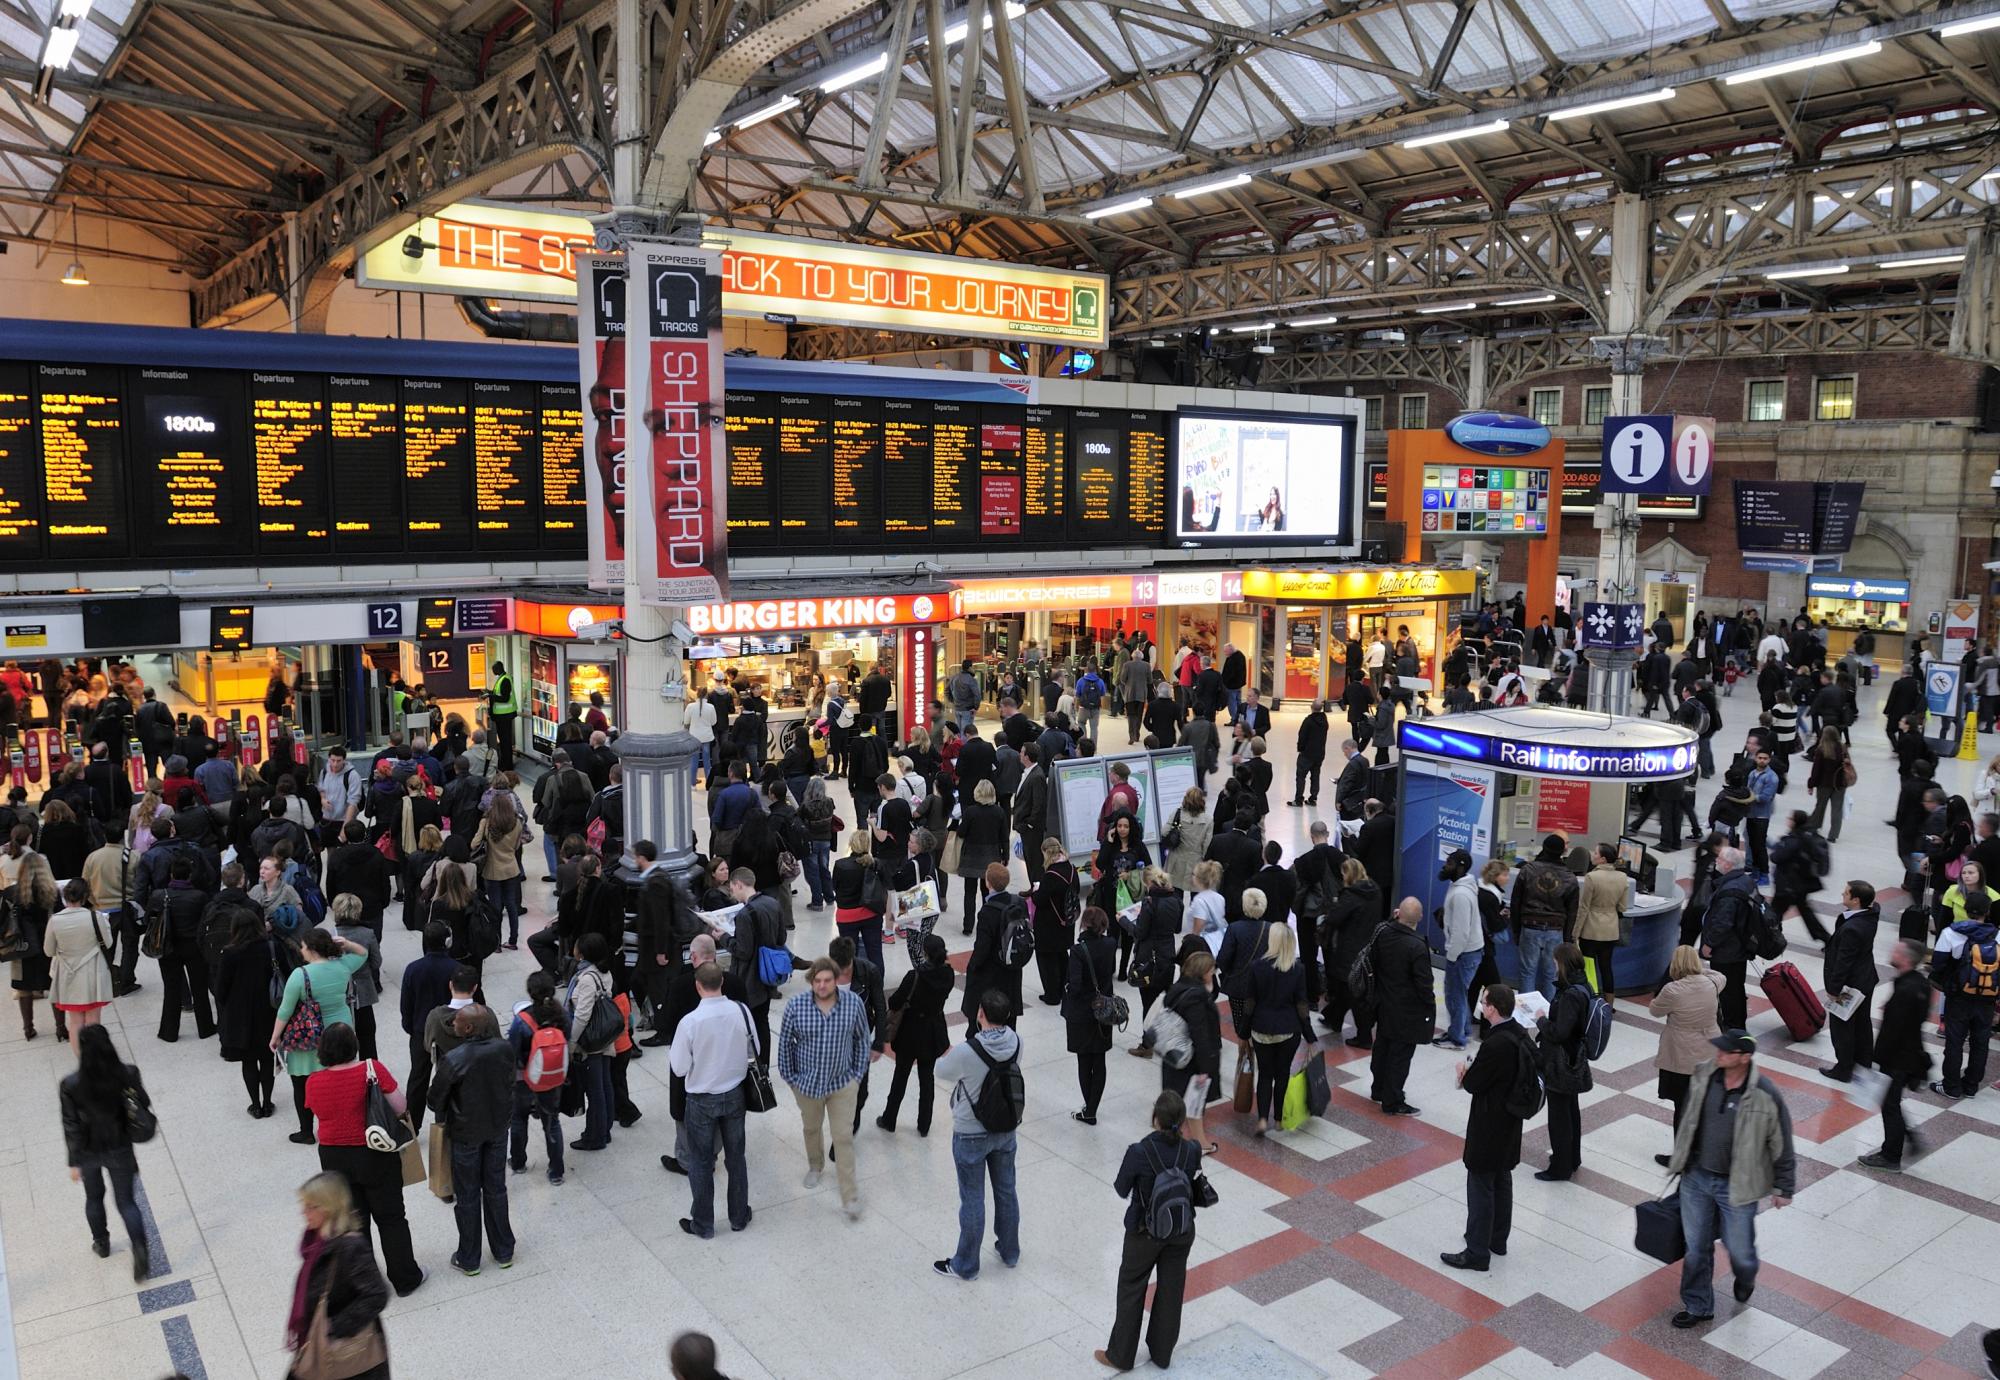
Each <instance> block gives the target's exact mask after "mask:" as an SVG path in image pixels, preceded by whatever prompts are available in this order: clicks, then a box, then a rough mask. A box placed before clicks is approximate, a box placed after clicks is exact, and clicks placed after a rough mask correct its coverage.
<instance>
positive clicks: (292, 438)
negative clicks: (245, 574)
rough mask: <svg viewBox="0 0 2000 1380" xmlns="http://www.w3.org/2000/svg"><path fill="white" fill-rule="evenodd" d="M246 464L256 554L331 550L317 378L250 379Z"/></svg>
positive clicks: (322, 391) (321, 390)
mask: <svg viewBox="0 0 2000 1380" xmlns="http://www.w3.org/2000/svg"><path fill="white" fill-rule="evenodd" d="M250 459H251V465H252V470H253V475H254V479H253V483H254V485H255V488H254V493H255V504H256V514H257V549H258V550H259V551H263V552H268V553H271V554H273V555H312V554H323V553H325V552H327V551H329V550H331V549H332V544H333V521H332V518H331V516H330V514H331V513H332V511H333V492H332V486H331V484H330V482H329V472H328V465H327V449H326V387H325V385H324V383H323V382H322V381H321V380H320V379H319V378H318V376H316V375H309V374H261V373H260V374H252V375H251V376H250Z"/></svg>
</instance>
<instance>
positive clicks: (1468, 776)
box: [1394, 757, 1498, 949]
mask: <svg viewBox="0 0 2000 1380" xmlns="http://www.w3.org/2000/svg"><path fill="white" fill-rule="evenodd" d="M1497 780H1498V778H1497V776H1496V775H1495V773H1494V772H1492V771H1490V770H1488V769H1486V768H1484V767H1466V766H1458V765H1456V764H1454V763H1450V762H1434V761H1431V760H1430V759H1428V758H1423V757H1405V758H1404V759H1403V804H1402V809H1401V811H1400V812H1399V813H1398V815H1397V816H1396V830H1397V852H1398V858H1397V868H1396V889H1395V892H1394V894H1395V895H1397V896H1414V897H1416V898H1417V899H1418V900H1419V901H1421V902H1422V903H1423V907H1424V918H1423V920H1422V922H1421V923H1420V924H1419V925H1418V927H1417V932H1418V933H1419V934H1422V935H1423V936H1424V937H1425V939H1426V940H1428V941H1429V943H1430V946H1431V947H1432V948H1433V949H1441V948H1443V946H1444V933H1443V931H1442V930H1441V929H1440V928H1439V927H1438V924H1437V921H1436V920H1435V919H1434V918H1433V915H1434V912H1436V911H1437V910H1438V908H1439V907H1441V906H1443V905H1444V893H1445V891H1446V889H1447V888H1448V887H1449V886H1450V883H1448V882H1442V881H1439V880H1438V868H1439V867H1440V866H1441V865H1442V864H1443V863H1444V860H1445V859H1446V858H1447V857H1449V856H1450V855H1451V851H1452V850H1453V849H1454V848H1463V849H1464V850H1465V851H1466V852H1468V853H1470V854H1472V866H1473V871H1474V872H1475V873H1476V872H1477V871H1478V869H1479V868H1480V866H1481V865H1483V864H1484V863H1485V861H1486V860H1487V859H1488V858H1490V857H1492V856H1493V800H1494V795H1495V793H1496V783H1497Z"/></svg>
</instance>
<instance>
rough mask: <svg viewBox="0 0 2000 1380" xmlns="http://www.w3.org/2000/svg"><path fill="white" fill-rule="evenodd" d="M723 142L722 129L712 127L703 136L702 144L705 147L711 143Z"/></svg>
mask: <svg viewBox="0 0 2000 1380" xmlns="http://www.w3.org/2000/svg"><path fill="white" fill-rule="evenodd" d="M721 142H722V131H721V130H719V129H711V130H710V131H709V132H708V133H706V134H704V135H703V136H702V138H701V146H702V147H703V148H707V147H709V146H710V145H711V144H719V143H721Z"/></svg>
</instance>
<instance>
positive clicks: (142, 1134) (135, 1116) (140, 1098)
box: [125, 1088, 160, 1145]
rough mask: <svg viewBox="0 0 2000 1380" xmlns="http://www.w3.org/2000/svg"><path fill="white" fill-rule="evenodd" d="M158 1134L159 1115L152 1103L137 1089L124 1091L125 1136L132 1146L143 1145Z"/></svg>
mask: <svg viewBox="0 0 2000 1380" xmlns="http://www.w3.org/2000/svg"><path fill="white" fill-rule="evenodd" d="M159 1132H160V1118H159V1114H158V1113H156V1112H155V1111H154V1110H153V1104H152V1102H151V1101H150V1100H149V1099H148V1098H147V1097H146V1095H145V1094H144V1093H142V1092H140V1091H139V1090H138V1089H137V1088H127V1089H125V1134H126V1135H128V1136H130V1137H131V1138H132V1143H133V1144H134V1145H144V1144H145V1143H146V1142H147V1141H149V1140H151V1139H152V1138H153V1137H154V1136H156V1135H158V1134H159Z"/></svg>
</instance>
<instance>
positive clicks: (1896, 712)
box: [1882, 644, 1924, 747]
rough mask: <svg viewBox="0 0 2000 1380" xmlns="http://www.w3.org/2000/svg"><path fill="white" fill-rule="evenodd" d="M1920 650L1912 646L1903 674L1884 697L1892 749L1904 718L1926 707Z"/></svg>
mask: <svg viewBox="0 0 2000 1380" xmlns="http://www.w3.org/2000/svg"><path fill="white" fill-rule="evenodd" d="M1919 650H1920V649H1919V648H1918V647H1917V646H1915V645H1914V644H1913V645H1912V647H1911V654H1910V657H1909V659H1908V660H1906V661H1905V662H1904V663H1903V674H1902V675H1900V676H1898V677H1896V680H1895V683H1894V684H1892V685H1891V686H1890V687H1889V693H1888V694H1886V695H1884V696H1883V697H1882V718H1883V719H1884V720H1885V721H1886V723H1887V726H1888V733H1889V745H1890V746H1891V747H1894V746H1895V745H1896V734H1897V732H1898V731H1899V730H1900V729H1901V727H1902V723H1903V716H1904V715H1905V714H1915V713H1919V712H1921V711H1922V709H1923V707H1924V680H1923V668H1922V666H1921V664H1920V663H1919V662H1918V660H1917V653H1918V651H1919Z"/></svg>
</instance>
